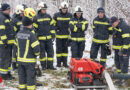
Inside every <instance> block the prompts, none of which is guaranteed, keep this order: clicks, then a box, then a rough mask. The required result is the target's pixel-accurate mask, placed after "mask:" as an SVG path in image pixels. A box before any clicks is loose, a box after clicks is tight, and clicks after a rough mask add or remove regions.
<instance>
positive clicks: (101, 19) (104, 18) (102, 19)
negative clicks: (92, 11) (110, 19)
mask: <svg viewBox="0 0 130 90" xmlns="http://www.w3.org/2000/svg"><path fill="white" fill-rule="evenodd" d="M97 19H98V20H100V21H105V20H106V15H104V17H103V18H99V16H97Z"/></svg>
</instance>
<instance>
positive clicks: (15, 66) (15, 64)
mask: <svg viewBox="0 0 130 90" xmlns="http://www.w3.org/2000/svg"><path fill="white" fill-rule="evenodd" d="M12 68H13V70H16V69H17V63H16V62H13V63H12Z"/></svg>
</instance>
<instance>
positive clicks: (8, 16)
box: [2, 12, 10, 19]
mask: <svg viewBox="0 0 130 90" xmlns="http://www.w3.org/2000/svg"><path fill="white" fill-rule="evenodd" d="M2 14H3V15H4V16H5V17H6V18H8V19H10V15H8V14H5V13H3V12H2Z"/></svg>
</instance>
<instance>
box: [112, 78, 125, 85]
mask: <svg viewBox="0 0 130 90" xmlns="http://www.w3.org/2000/svg"><path fill="white" fill-rule="evenodd" d="M114 84H115V85H117V86H123V85H124V84H125V80H124V79H120V80H117V81H115V83H114Z"/></svg>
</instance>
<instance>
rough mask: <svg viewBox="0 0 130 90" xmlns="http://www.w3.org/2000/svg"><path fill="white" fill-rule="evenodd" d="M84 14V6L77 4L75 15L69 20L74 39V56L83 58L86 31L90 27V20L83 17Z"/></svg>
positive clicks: (72, 38)
mask: <svg viewBox="0 0 130 90" xmlns="http://www.w3.org/2000/svg"><path fill="white" fill-rule="evenodd" d="M82 15H83V10H82V8H81V7H80V6H76V8H75V13H74V17H73V18H72V19H71V20H70V22H69V24H70V30H71V40H72V45H71V52H72V58H82V56H83V51H84V48H85V31H86V30H87V27H88V21H87V20H86V19H85V18H83V16H82Z"/></svg>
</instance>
